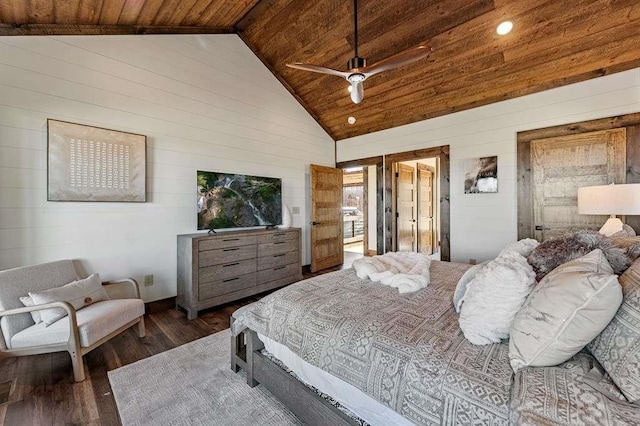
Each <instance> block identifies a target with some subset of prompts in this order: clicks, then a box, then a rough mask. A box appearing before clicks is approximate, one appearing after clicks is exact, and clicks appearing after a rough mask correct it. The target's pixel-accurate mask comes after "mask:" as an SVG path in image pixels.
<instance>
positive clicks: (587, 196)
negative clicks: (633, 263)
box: [578, 183, 640, 236]
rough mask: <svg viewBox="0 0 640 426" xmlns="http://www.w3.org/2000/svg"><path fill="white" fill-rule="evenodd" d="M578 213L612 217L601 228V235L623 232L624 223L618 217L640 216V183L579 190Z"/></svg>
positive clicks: (599, 186)
mask: <svg viewBox="0 0 640 426" xmlns="http://www.w3.org/2000/svg"><path fill="white" fill-rule="evenodd" d="M578 213H579V214H596V215H605V214H608V215H610V216H611V217H610V218H609V220H607V221H606V222H605V224H604V225H603V226H602V228H600V233H601V234H604V235H607V236H609V235H613V234H615V233H616V232H619V231H622V221H621V220H620V219H618V218H617V217H616V215H640V183H627V184H619V185H615V184H611V185H598V186H585V187H582V188H578Z"/></svg>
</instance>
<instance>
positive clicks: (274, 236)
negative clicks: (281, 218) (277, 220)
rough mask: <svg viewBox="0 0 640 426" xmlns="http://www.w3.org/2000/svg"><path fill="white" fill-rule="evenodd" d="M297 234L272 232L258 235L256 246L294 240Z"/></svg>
mask: <svg viewBox="0 0 640 426" xmlns="http://www.w3.org/2000/svg"><path fill="white" fill-rule="evenodd" d="M296 239H298V233H297V232H293V231H282V232H273V233H271V234H264V235H258V244H264V243H271V242H274V241H284V240H296Z"/></svg>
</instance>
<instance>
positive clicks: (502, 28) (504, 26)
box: [496, 21, 513, 35]
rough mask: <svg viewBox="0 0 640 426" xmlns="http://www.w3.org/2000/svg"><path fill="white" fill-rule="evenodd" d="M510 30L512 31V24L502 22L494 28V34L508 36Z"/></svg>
mask: <svg viewBox="0 0 640 426" xmlns="http://www.w3.org/2000/svg"><path fill="white" fill-rule="evenodd" d="M512 29H513V22H511V21H504V22H502V23H500V25H498V28H496V32H497V33H498V34H500V35H505V34H509V33H510V32H511V30H512Z"/></svg>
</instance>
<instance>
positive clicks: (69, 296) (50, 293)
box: [29, 274, 109, 326]
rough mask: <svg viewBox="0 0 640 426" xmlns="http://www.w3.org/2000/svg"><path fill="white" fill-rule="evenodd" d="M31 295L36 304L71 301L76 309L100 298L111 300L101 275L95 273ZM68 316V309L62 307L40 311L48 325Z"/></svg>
mask: <svg viewBox="0 0 640 426" xmlns="http://www.w3.org/2000/svg"><path fill="white" fill-rule="evenodd" d="M29 296H31V298H32V299H33V303H35V304H36V305H42V304H45V303H51V302H59V301H64V302H69V303H71V305H73V307H74V308H75V309H80V308H82V307H84V306H87V305H90V304H92V303H94V302H99V301H100V300H109V296H108V295H107V292H106V290H105V289H104V288H103V287H102V282H101V281H100V276H99V275H98V274H93V275H91V276H89V277H88V278H85V279H83V280H78V281H73V282H71V283H69V284H67V285H64V286H62V287H55V288H52V289H49V290H45V291H41V292H36V293H31V292H29ZM65 316H67V311H65V310H64V309H62V308H52V309H44V310H42V311H40V317H41V318H42V321H44V323H45V324H47V326H49V325H51V324H53V323H54V322H56V321H58V320H59V319H61V318H64V317H65Z"/></svg>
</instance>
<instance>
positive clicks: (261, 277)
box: [258, 263, 300, 285]
mask: <svg viewBox="0 0 640 426" xmlns="http://www.w3.org/2000/svg"><path fill="white" fill-rule="evenodd" d="M298 268H299V266H298V264H297V263H290V264H289V265H284V266H276V267H274V268H270V269H265V270H262V271H260V272H258V285H260V284H264V283H268V282H269V281H274V280H277V279H280V278H284V277H286V276H289V275H296V274H298V275H299V274H300V271H298Z"/></svg>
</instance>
